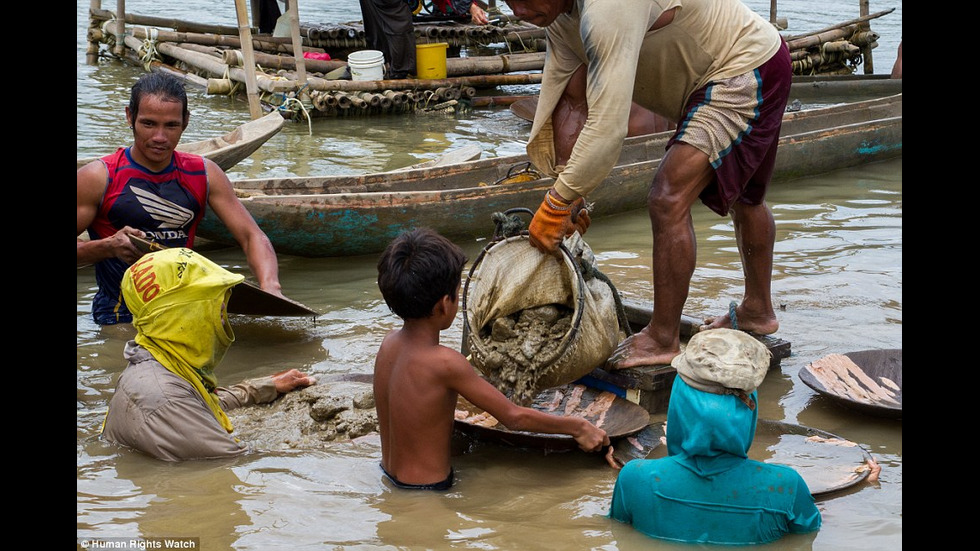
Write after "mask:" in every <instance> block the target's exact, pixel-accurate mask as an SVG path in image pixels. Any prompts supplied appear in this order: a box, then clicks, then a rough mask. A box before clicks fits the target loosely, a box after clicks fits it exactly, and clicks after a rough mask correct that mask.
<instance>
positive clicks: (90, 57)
mask: <svg viewBox="0 0 980 551" xmlns="http://www.w3.org/2000/svg"><path fill="white" fill-rule="evenodd" d="M101 7H102V0H89V7H88V12H89V16H88V28H89V31H90V32H89V33H88V37H87V38H88V45H87V46H86V48H85V64H86V65H95V64H97V63H98V62H99V41H98V40H96V39H95V38H93V35H92V33H91V30H92V27H98V23H96V19H95V17H94V16H93V14H94V13H95V10H97V9H99V8H101Z"/></svg>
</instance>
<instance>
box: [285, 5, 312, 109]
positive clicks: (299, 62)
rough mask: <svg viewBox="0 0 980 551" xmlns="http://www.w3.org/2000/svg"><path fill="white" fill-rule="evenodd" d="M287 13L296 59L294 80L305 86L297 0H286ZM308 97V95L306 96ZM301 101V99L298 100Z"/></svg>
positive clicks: (304, 68)
mask: <svg viewBox="0 0 980 551" xmlns="http://www.w3.org/2000/svg"><path fill="white" fill-rule="evenodd" d="M286 2H287V3H286V8H287V10H288V12H289V30H290V33H291V34H292V39H293V57H294V58H296V80H297V81H299V83H300V85H301V86H304V87H305V86H306V60H305V58H304V57H303V39H302V38H300V36H299V0H286ZM307 97H308V94H307ZM298 99H300V100H302V99H303V98H298Z"/></svg>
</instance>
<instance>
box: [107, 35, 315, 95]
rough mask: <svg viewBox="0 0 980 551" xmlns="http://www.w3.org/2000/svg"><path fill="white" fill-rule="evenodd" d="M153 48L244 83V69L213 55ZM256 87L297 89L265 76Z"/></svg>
mask: <svg viewBox="0 0 980 551" xmlns="http://www.w3.org/2000/svg"><path fill="white" fill-rule="evenodd" d="M116 39H117V40H119V41H121V42H125V44H126V46H128V47H129V48H131V49H132V50H133V51H134V52H139V51H140V48H142V47H143V42H142V41H140V40H139V39H138V38H135V37H133V36H125V37H117V38H116ZM155 47H156V49H157V51H159V52H160V53H162V54H164V55H167V56H169V57H172V58H174V59H176V60H178V61H182V62H184V63H185V64H187V65H189V66H191V67H194V68H195V69H198V70H202V71H205V72H208V73H210V74H212V75H214V76H215V77H216V78H226V75H227V78H231V79H232V80H235V81H238V82H246V79H247V74H246V72H245V70H244V69H240V68H238V67H229V66H228V65H226V64H225V63H223V62H222V61H221V60H220V59H218V58H216V57H215V56H213V55H210V54H206V53H201V52H193V51H190V50H185V49H184V48H181V47H180V46H177V45H176V44H171V43H169V42H161V43H159V44H157V45H156V46H155ZM136 57H137V59H138V58H139V55H138V54H137V56H136ZM256 85H257V87H258V88H259V89H261V90H263V91H265V92H270V93H282V92H287V91H290V90H295V89H296V88H297V87H296V86H294V83H290V82H288V81H284V80H273V79H271V78H268V77H266V76H265V75H261V76H256Z"/></svg>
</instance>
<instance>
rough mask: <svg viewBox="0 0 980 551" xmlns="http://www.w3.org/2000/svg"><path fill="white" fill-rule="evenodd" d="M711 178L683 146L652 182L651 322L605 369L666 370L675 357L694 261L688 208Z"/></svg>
mask: <svg viewBox="0 0 980 551" xmlns="http://www.w3.org/2000/svg"><path fill="white" fill-rule="evenodd" d="M713 178H714V171H713V170H712V169H711V166H710V164H709V163H708V157H707V155H705V154H704V153H702V152H701V151H699V150H697V149H696V148H694V147H692V146H690V145H687V144H685V143H676V144H674V146H673V147H671V148H670V149H669V150H668V151H667V155H665V156H664V159H663V161H661V163H660V168H659V169H658V170H657V174H656V175H655V176H654V178H653V185H652V186H651V188H650V195H649V197H648V198H647V209H648V210H649V213H650V225H651V228H652V230H653V316H652V317H651V319H650V323H649V324H647V326H646V327H644V328H643V329H642V330H641V331H640V332H639V333H636V334H635V335H633V336H631V337H629V338H627V339H626V340H624V341H623V342H622V343H620V344H619V346H618V347H617V348H616V350H615V351H614V352H613V354H612V356H610V357H609V360H608V362H607V363H606V367H607V368H610V369H625V368H630V367H638V366H645V365H665V364H669V363H670V361H671V360H672V359H673V358H674V356H677V355H678V354H680V351H681V349H680V324H681V315H682V313H683V310H684V303H685V302H687V294H688V288H689V286H690V284H691V277H692V276H693V275H694V267H695V263H696V257H697V239H696V236H695V235H694V223H693V221H692V218H691V206H692V205H693V204H694V202H695V201H696V200H697V198H698V195H699V194H700V193H701V190H702V189H704V187H705V186H706V185H707V184H708V183H709V182H710V181H711V180H712V179H713Z"/></svg>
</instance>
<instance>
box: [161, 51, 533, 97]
mask: <svg viewBox="0 0 980 551" xmlns="http://www.w3.org/2000/svg"><path fill="white" fill-rule="evenodd" d="M161 51H162V50H161ZM287 75H288V73H287ZM232 77H233V78H234V77H235V74H234V72H233V73H232ZM307 84H308V85H309V87H310V90H320V91H326V92H336V91H344V92H375V91H376V92H384V91H385V90H406V91H414V90H435V89H436V88H442V87H454V88H459V87H461V86H472V87H474V88H492V87H494V86H507V85H515V84H541V73H519V74H514V75H474V76H466V77H454V78H440V79H431V78H427V79H422V80H419V79H398V80H326V79H322V78H317V77H312V76H311V77H307ZM276 85H277V89H276V90H275V91H276V92H287V91H295V90H298V89H299V86H298V85H297V83H296V81H294V80H286V81H276Z"/></svg>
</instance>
